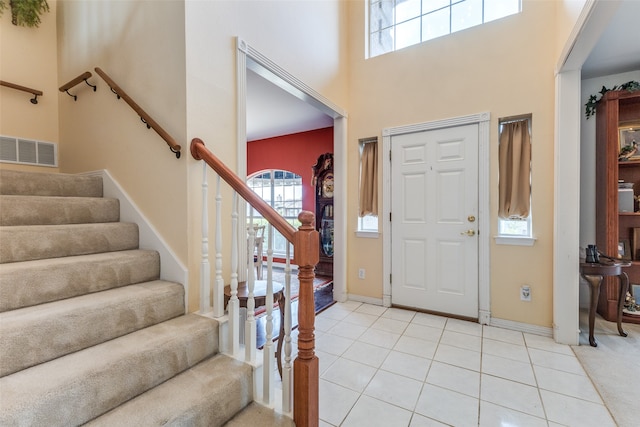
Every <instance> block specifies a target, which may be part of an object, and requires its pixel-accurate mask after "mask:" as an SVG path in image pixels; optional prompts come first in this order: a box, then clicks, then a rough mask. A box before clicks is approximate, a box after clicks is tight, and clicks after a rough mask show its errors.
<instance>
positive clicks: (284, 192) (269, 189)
mask: <svg viewBox="0 0 640 427" xmlns="http://www.w3.org/2000/svg"><path fill="white" fill-rule="evenodd" d="M247 185H248V186H249V188H251V189H252V190H253V191H254V193H256V194H257V195H258V196H260V197H261V198H262V200H264V201H265V202H267V203H269V205H271V207H272V208H274V209H275V210H276V211H277V212H278V213H279V214H280V215H282V216H283V217H284V218H285V219H286V220H287V221H288V222H289V223H290V224H291V225H293V226H294V227H295V228H296V229H297V228H298V227H299V226H300V221H298V214H300V212H301V211H302V177H301V176H300V175H296V174H295V173H293V172H289V171H285V170H277V169H272V170H269V171H262V172H258V173H257V174H254V175H252V176H250V177H249V179H247ZM250 215H251V207H250V206H248V205H247V217H249V216H250ZM253 223H254V224H260V225H268V224H267V220H266V219H264V218H263V217H262V215H260V213H259V212H257V211H255V210H254V211H253ZM273 236H274V238H273V255H274V256H276V257H284V256H285V255H286V248H287V246H286V244H287V243H286V239H285V238H284V237H283V236H282V235H281V234H280V233H279V232H278V230H276V229H275V228H274V230H273ZM264 237H265V244H264V247H265V250H266V248H268V247H269V235H268V233H266V232H265V236H264Z"/></svg>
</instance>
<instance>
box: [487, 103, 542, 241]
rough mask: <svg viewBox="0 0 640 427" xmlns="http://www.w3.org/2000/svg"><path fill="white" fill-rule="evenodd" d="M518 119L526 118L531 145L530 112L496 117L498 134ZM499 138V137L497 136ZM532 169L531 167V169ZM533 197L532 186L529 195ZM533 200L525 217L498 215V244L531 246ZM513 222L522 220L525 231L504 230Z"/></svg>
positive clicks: (496, 239)
mask: <svg viewBox="0 0 640 427" xmlns="http://www.w3.org/2000/svg"><path fill="white" fill-rule="evenodd" d="M518 120H527V124H528V128H529V135H530V137H531V141H532V147H533V133H532V116H531V114H526V115H523V116H514V117H506V118H502V119H498V135H500V132H501V131H502V125H503V124H504V123H507V122H513V121H518ZM498 139H499V138H498ZM532 161H533V160H532ZM532 170H533V169H532ZM531 175H532V172H531V171H530V172H529V182H531ZM529 197H531V198H532V199H533V187H532V191H531V194H530V196H529ZM532 201H533V200H531V202H530V203H529V206H530V208H529V216H527V218H526V219H515V220H511V219H502V218H499V217H498V234H497V235H496V236H495V241H496V243H497V244H499V245H516V246H533V244H534V243H535V241H536V238H535V237H534V235H533V220H532V217H533V203H532ZM513 222H522V223H525V224H526V233H525V234H517V233H508V232H505V231H504V229H505V228H506V227H508V225H509V223H513Z"/></svg>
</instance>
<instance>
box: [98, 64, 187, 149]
mask: <svg viewBox="0 0 640 427" xmlns="http://www.w3.org/2000/svg"><path fill="white" fill-rule="evenodd" d="M95 70H96V73H98V75H99V76H100V77H102V79H103V80H104V81H105V82H107V84H108V85H109V87H110V88H111V91H112V92H113V93H115V94H116V95H117V96H118V98H122V99H124V100H125V102H126V103H127V104H129V106H130V107H131V108H133V110H134V111H135V112H136V113H138V115H139V116H140V119H142V121H143V122H144V123H145V124H146V125H147V128H153V130H155V131H156V133H157V134H158V135H160V137H161V138H162V139H164V140H165V142H166V143H167V145H168V146H169V148H170V149H171V151H172V152H174V153H175V154H176V157H177V158H180V149H181V147H180V144H178V143H177V142H176V140H175V139H173V137H172V136H171V135H169V133H168V132H167V131H165V130H164V129H163V128H162V127H161V126H160V125H159V124H158V123H157V122H156V121H155V120H153V119H152V118H151V116H149V114H147V113H146V111H144V110H143V109H142V108H140V106H139V105H138V104H136V102H135V101H134V100H133V99H131V97H130V96H129V95H127V93H126V92H125V91H124V90H122V88H121V87H120V86H118V84H117V83H116V82H114V81H113V79H112V78H111V77H109V76H108V75H107V74H106V73H105V72H104V71H102V69H100V68H99V67H96V68H95Z"/></svg>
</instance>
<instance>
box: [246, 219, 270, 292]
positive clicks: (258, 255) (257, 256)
mask: <svg viewBox="0 0 640 427" xmlns="http://www.w3.org/2000/svg"><path fill="white" fill-rule="evenodd" d="M265 228H266V227H265V226H264V225H258V224H253V231H254V232H255V238H254V248H253V265H254V267H255V268H256V280H262V259H263V247H264V230H265ZM248 229H249V225H247V230H248ZM249 259H251V253H249Z"/></svg>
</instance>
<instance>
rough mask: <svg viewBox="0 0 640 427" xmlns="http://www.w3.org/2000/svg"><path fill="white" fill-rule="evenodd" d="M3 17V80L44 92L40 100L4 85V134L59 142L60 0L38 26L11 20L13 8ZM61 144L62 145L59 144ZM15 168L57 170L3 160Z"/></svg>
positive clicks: (0, 129)
mask: <svg viewBox="0 0 640 427" xmlns="http://www.w3.org/2000/svg"><path fill="white" fill-rule="evenodd" d="M6 3H7V9H6V10H5V11H4V13H3V14H2V16H1V17H0V46H1V47H2V48H1V49H0V63H1V64H2V66H1V67H0V80H3V81H6V82H9V83H14V84H17V85H20V86H26V87H29V88H32V89H37V90H40V91H42V92H43V95H42V96H39V97H38V104H36V105H34V104H32V103H31V102H30V101H29V100H30V99H31V98H33V95H32V94H30V93H27V92H23V91H19V90H16V89H11V88H8V87H5V86H2V87H0V134H2V135H6V136H13V137H22V138H27V139H35V140H38V141H47V142H55V143H58V142H59V138H58V134H59V130H58V97H59V96H60V95H59V94H60V92H59V91H58V87H59V85H58V59H57V55H56V53H57V49H56V33H57V28H56V10H57V5H58V2H57V1H56V0H49V1H48V4H49V12H48V13H44V14H43V15H42V16H41V20H42V22H41V24H40V26H39V27H37V28H28V27H18V26H16V25H13V24H11V10H10V9H9V7H8V6H9V4H8V3H9V2H8V1H7V2H6ZM65 96H66V95H65ZM58 148H60V147H58ZM0 167H2V168H6V169H14V170H16V169H17V170H29V171H39V172H57V171H58V169H57V168H50V167H42V166H29V165H15V164H10V163H0Z"/></svg>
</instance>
